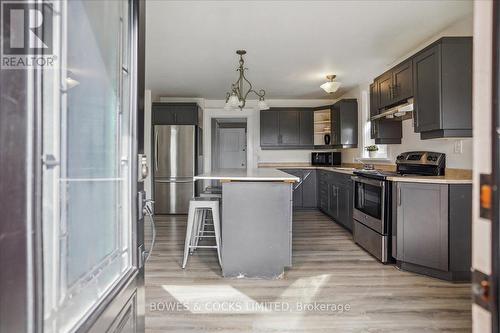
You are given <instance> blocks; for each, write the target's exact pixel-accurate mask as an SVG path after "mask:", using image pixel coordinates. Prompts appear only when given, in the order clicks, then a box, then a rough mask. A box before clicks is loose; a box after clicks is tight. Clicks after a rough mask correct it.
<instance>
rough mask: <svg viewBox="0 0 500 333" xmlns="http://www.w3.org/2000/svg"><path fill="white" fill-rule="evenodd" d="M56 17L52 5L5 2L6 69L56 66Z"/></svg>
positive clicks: (2, 34) (3, 44)
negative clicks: (54, 28) (54, 43)
mask: <svg viewBox="0 0 500 333" xmlns="http://www.w3.org/2000/svg"><path fill="white" fill-rule="evenodd" d="M53 15H54V12H53V6H52V3H51V2H49V1H42V2H37V3H35V2H27V1H19V0H18V1H2V6H1V21H2V22H1V37H2V41H1V48H2V55H1V56H2V59H1V67H2V69H3V68H6V69H7V68H8V69H12V68H29V67H44V66H52V65H53V64H54V60H55V57H54V56H53V43H52V42H53V40H52V38H53V22H54V20H53Z"/></svg>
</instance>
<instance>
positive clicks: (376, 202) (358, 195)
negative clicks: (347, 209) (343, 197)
mask: <svg viewBox="0 0 500 333" xmlns="http://www.w3.org/2000/svg"><path fill="white" fill-rule="evenodd" d="M354 184H355V191H354V207H355V209H357V210H359V211H361V212H363V213H365V214H367V215H370V216H371V217H373V218H376V219H381V218H382V207H381V206H382V195H383V194H382V187H380V186H375V185H370V184H365V183H358V182H356V183H354Z"/></svg>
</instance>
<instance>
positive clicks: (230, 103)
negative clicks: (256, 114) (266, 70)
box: [224, 50, 269, 110]
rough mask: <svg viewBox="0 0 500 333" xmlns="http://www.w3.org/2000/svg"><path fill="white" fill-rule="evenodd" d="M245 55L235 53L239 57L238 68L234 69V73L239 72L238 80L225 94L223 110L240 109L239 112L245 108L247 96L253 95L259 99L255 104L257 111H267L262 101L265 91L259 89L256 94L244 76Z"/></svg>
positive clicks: (239, 52) (244, 52) (239, 51)
mask: <svg viewBox="0 0 500 333" xmlns="http://www.w3.org/2000/svg"><path fill="white" fill-rule="evenodd" d="M246 53H247V51H245V50H238V51H236V54H238V55H239V56H240V62H239V63H240V65H239V67H238V68H236V71H238V72H239V74H240V76H239V78H238V80H237V81H236V82H235V83H233V84H232V85H231V92H230V93H229V92H228V93H226V106H225V107H224V108H225V109H228V110H231V109H236V108H240V110H241V109H243V108H244V107H245V104H246V100H247V96H248V94H249V93H254V94H255V95H257V97H259V102H258V103H257V107H258V108H259V110H267V109H269V106H268V105H267V103H266V101H265V99H264V96H265V95H266V92H265V90H264V89H261V90H259V91H258V92H257V91H255V90H254V89H253V88H252V84H251V83H250V81H248V79H247V78H246V76H245V71H246V70H247V69H248V68H245V66H244V65H245V60H243V55H245V54H246ZM245 82H246V85H247V86H248V90H246V91H245V90H244V89H245V87H244V85H245Z"/></svg>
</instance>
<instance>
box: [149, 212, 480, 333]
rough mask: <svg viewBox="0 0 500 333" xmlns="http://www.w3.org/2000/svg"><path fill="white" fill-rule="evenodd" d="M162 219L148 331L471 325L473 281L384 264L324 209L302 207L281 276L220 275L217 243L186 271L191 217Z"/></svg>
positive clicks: (457, 328) (466, 328) (455, 328)
mask: <svg viewBox="0 0 500 333" xmlns="http://www.w3.org/2000/svg"><path fill="white" fill-rule="evenodd" d="M155 220H156V224H157V241H156V245H155V247H154V250H153V252H152V255H151V257H150V260H149V261H148V262H147V264H146V332H150V333H159V332H192V333H195V332H196V333H200V332H219V333H225V332H372V333H373V332H391V333H392V332H415V333H416V332H419V333H421V332H453V333H457V332H471V301H470V285H469V284H454V283H449V282H443V281H440V280H437V279H433V278H430V277H426V276H421V275H417V274H413V273H409V272H404V271H400V270H398V269H396V268H395V267H394V266H392V265H382V264H381V263H379V262H378V261H376V260H375V259H374V258H373V257H371V256H370V255H369V254H367V253H366V252H365V251H364V250H363V249H361V248H360V247H358V246H357V245H356V244H355V243H354V242H353V241H352V237H351V235H350V234H349V233H348V232H347V231H346V230H345V229H343V228H342V227H340V226H339V225H337V224H335V223H334V222H333V221H332V220H331V219H330V218H328V217H327V216H326V215H324V214H323V213H321V212H319V211H299V212H295V213H294V222H293V267H291V268H290V269H287V271H286V273H285V276H284V278H283V279H280V280H259V279H226V278H222V277H221V271H220V267H219V264H218V261H217V256H216V253H215V250H213V249H200V250H197V251H196V252H195V254H194V255H192V256H190V257H189V260H188V264H187V268H186V269H185V270H183V269H181V267H180V265H181V261H182V254H183V253H182V251H183V246H184V237H185V228H186V216H156V217H155ZM147 232H148V230H146V233H147Z"/></svg>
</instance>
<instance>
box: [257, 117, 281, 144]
mask: <svg viewBox="0 0 500 333" xmlns="http://www.w3.org/2000/svg"><path fill="white" fill-rule="evenodd" d="M278 136H279V130H278V111H277V110H268V111H260V145H261V146H262V147H268V146H269V147H275V146H278Z"/></svg>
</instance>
